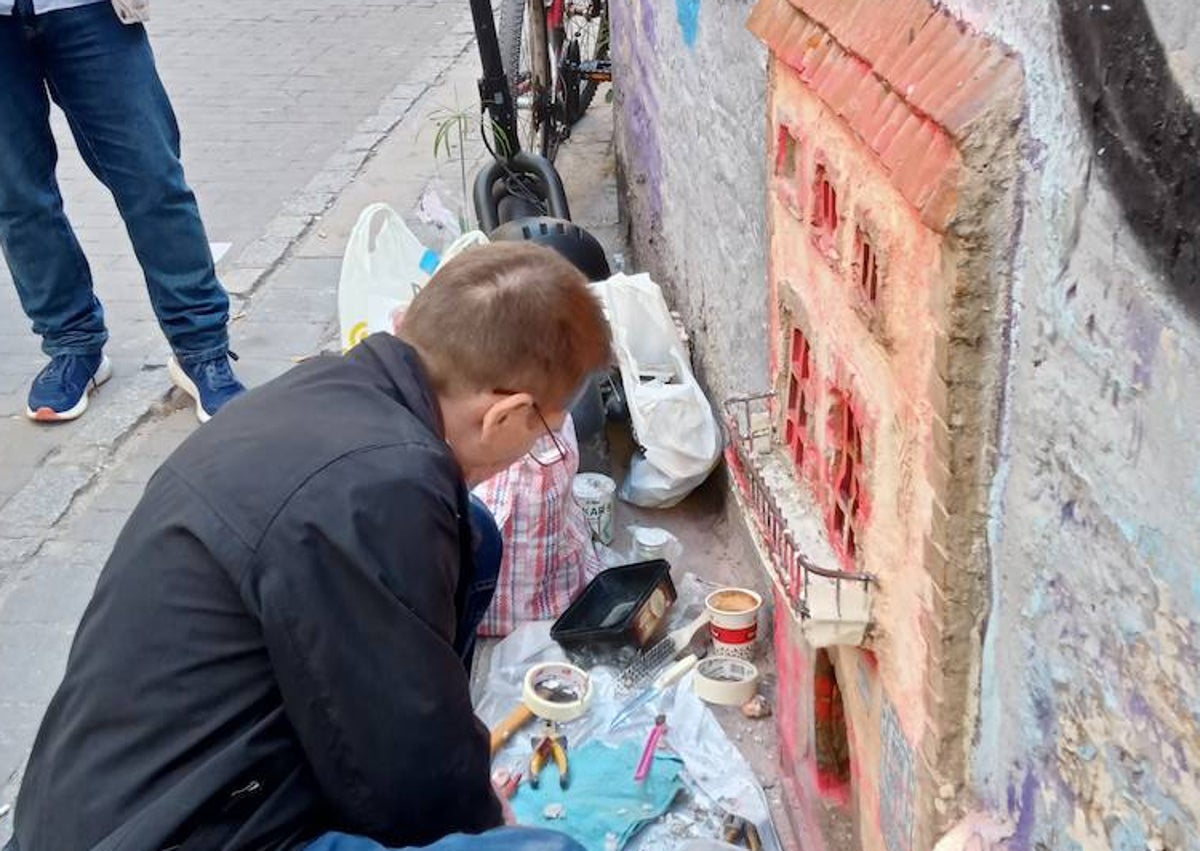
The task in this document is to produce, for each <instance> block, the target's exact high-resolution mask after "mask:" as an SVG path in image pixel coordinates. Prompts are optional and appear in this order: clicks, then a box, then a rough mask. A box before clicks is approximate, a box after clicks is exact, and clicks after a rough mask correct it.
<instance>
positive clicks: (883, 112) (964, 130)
mask: <svg viewBox="0 0 1200 851" xmlns="http://www.w3.org/2000/svg"><path fill="white" fill-rule="evenodd" d="M749 26H750V29H751V31H752V32H753V33H755V35H757V36H758V37H759V38H760V39H761V40H762V41H763V42H764V43H765V44H766V45H767V47H768V48H769V50H770V54H771V55H770V71H769V97H768V109H767V112H768V116H767V119H768V120H767V132H768V133H769V139H770V140H771V144H770V162H769V168H770V174H771V179H770V190H769V193H768V195H769V197H768V198H767V199H766V203H767V204H768V221H769V226H770V257H769V287H770V299H771V306H772V326H773V327H772V378H773V388H772V389H773V392H772V393H771V394H769V395H766V396H762V397H755V398H748V399H742V400H734V402H735V403H736V404H734V405H732V406H731V426H732V430H733V433H734V440H733V441H732V445H731V448H730V451H729V461H730V467H731V469H732V470H733V472H734V478H735V481H736V483H737V485H738V491H739V492H740V497H741V500H742V505H743V508H744V511H745V512H746V513H747V514H748V515H749V517H750V518H751V520H752V524H751V525H752V526H753V527H754V528H755V529H756V530H757V542H758V544H759V551H760V555H761V557H762V561H763V564H764V568H765V569H766V570H767V571H768V573H769V574H770V576H771V578H772V580H773V585H774V591H775V612H776V615H775V631H774V640H775V649H776V655H777V661H778V666H779V699H778V711H777V715H776V717H777V724H778V727H779V734H780V747H781V757H780V759H781V768H782V772H783V776H784V778H785V787H786V791H787V799H788V804H789V809H790V811H791V812H792V813H794V815H795V818H794V819H793V824H792V827H793V828H794V830H795V831H796V833H797V834H798V835H799V838H800V839H801V841H802V844H803V847H804V848H805V849H806V851H808V849H820V848H823V847H826V845H827V840H826V834H827V832H828V831H833V830H835V829H838V828H837V827H836V824H835V823H839V824H841V826H842V828H841V829H849V830H851V831H852V832H853V835H854V836H856V837H857V842H858V843H859V845H860V846H861V847H862V848H864V849H871V851H876V849H879V851H883V849H886V851H909V849H922V851H923V850H924V849H928V848H931V847H932V846H933V843H934V842H935V841H936V839H937V836H938V835H939V832H940V831H942V830H944V829H945V827H946V826H947V825H948V824H949V823H950V822H951V821H952V819H953V817H954V815H955V812H954V811H955V807H956V806H957V804H956V803H955V801H956V799H957V796H958V795H957V793H958V790H960V789H961V788H963V786H964V784H965V776H964V774H965V771H966V767H965V753H966V745H965V744H964V741H965V737H966V736H967V735H968V732H967V731H968V730H969V718H970V711H971V708H970V705H969V704H970V697H969V695H970V689H971V683H970V675H971V671H972V670H973V667H972V659H974V658H976V657H977V647H976V646H975V645H976V644H977V642H978V640H979V623H978V621H979V613H980V612H981V611H983V597H984V595H985V593H986V589H985V588H983V587H982V576H983V570H982V566H981V564H980V562H979V559H980V558H981V555H980V552H979V550H980V544H981V542H982V541H983V540H984V539H985V529H986V515H987V502H986V500H987V496H986V491H987V486H988V482H989V481H990V479H991V475H992V465H993V463H994V460H993V453H992V452H991V449H990V446H991V442H992V428H993V426H992V422H993V420H994V417H993V412H994V410H995V406H996V404H997V401H996V396H997V394H998V389H997V388H998V387H999V386H1000V379H1001V375H1000V371H1001V354H1002V350H1003V345H1004V342H1003V339H1002V332H1001V330H1000V329H1001V327H1002V323H1001V322H999V321H997V320H998V319H1000V318H1002V315H1003V312H1004V310H1005V304H1006V299H1007V294H1008V288H1007V284H1006V278H1005V276H1004V274H1003V271H1004V263H1003V257H1004V243H1005V240H1006V239H1007V234H1009V233H1011V228H1012V226H1013V225H1012V212H1011V211H1012V209H1013V207H1014V202H1013V198H1014V192H1015V190H1014V185H1015V180H1014V179H1013V175H1014V174H1015V173H1016V168H1015V161H1016V151H1015V147H1016V141H1015V139H1016V136H1017V134H1016V133H1015V132H1013V131H1014V128H1015V127H1016V126H1017V124H1018V122H1019V117H1020V97H1021V91H1022V87H1023V81H1022V74H1021V68H1020V65H1019V63H1018V62H1017V61H1016V60H1015V59H1014V58H1013V57H1012V56H1011V55H1009V54H1008V53H1006V52H1005V51H1004V50H1002V49H1001V48H1000V47H998V46H997V45H995V44H993V43H991V42H989V41H987V40H986V39H983V38H981V37H979V36H978V35H975V34H973V33H971V32H969V31H968V30H967V29H965V28H964V27H963V26H962V25H961V24H960V23H959V22H958V21H956V20H955V19H954V18H953V17H952V16H950V15H949V14H948V13H946V12H945V11H943V10H941V9H940V8H938V7H935V6H933V5H932V4H931V3H929V2H928V0H760V2H759V3H758V4H757V6H756V8H755V10H754V12H753V13H752V15H751V18H750V23H749Z"/></svg>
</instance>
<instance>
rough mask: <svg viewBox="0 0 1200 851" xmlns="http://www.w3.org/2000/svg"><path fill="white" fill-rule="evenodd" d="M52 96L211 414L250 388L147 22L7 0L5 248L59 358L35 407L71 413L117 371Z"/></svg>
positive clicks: (0, 85) (185, 386) (204, 413)
mask: <svg viewBox="0 0 1200 851" xmlns="http://www.w3.org/2000/svg"><path fill="white" fill-rule="evenodd" d="M125 5H129V0H125ZM51 99H53V101H54V102H55V103H56V104H58V106H59V107H60V108H61V109H62V111H63V113H64V114H65V115H66V117H67V122H68V124H69V125H70V128H71V133H72V134H73V135H74V137H75V141H76V143H77V145H78V146H79V152H80V154H81V155H82V156H83V159H84V162H86V163H87V166H88V168H89V169H91V171H92V173H93V174H94V175H95V176H96V177H97V178H98V179H99V180H100V181H101V182H102V183H103V184H104V185H105V186H106V187H108V189H109V191H110V192H112V195H113V198H114V199H115V200H116V203H117V209H118V210H119V211H120V214H121V218H122V219H123V220H124V222H125V227H126V230H127V231H128V233H129V238H130V240H131V241H132V243H133V249H134V253H135V254H136V255H137V258H138V262H139V263H141V266H142V271H143V272H144V274H145V277H146V286H147V288H148V289H149V293H150V303H151V305H152V306H153V307H154V313H155V315H156V316H157V317H158V322H159V325H160V327H161V328H162V330H163V333H164V334H166V337H167V340H168V341H169V342H170V344H171V349H172V350H173V352H174V354H173V356H172V358H171V361H170V363H169V365H168V366H169V372H170V375H171V379H172V381H173V382H174V383H175V384H176V385H177V386H178V387H179V388H180V389H182V390H183V391H184V392H186V393H187V394H188V395H189V396H191V397H192V399H193V400H194V401H195V403H196V415H197V416H198V417H199V419H200V421H201V422H205V421H207V420H208V419H209V418H210V417H211V416H212V415H213V414H215V413H216V412H217V411H218V410H219V409H220V408H221V407H222V406H223V405H224V404H225V403H226V402H228V401H229V400H230V399H231V398H233V397H234V396H236V395H237V394H238V393H240V392H242V390H243V389H244V388H243V387H242V385H241V383H240V382H239V381H238V379H237V377H236V376H235V375H234V374H233V370H232V368H231V366H230V363H229V358H230V355H229V335H228V330H227V324H228V319H229V298H228V296H227V295H226V293H225V290H224V289H223V288H222V287H221V284H220V282H218V281H217V276H216V271H215V270H214V268H213V258H212V252H211V249H210V248H209V244H208V237H207V236H206V234H205V232H204V225H203V223H202V222H201V220H200V211H199V209H198V208H197V206H196V198H195V196H194V195H193V194H192V190H191V189H190V188H188V185H187V182H186V181H185V180H184V175H183V166H182V165H181V163H180V160H179V128H178V126H177V125H176V123H175V114H174V112H173V111H172V109H171V103H170V101H169V100H168V99H167V93H166V90H165V89H164V88H163V85H162V81H161V80H159V77H158V71H157V70H156V68H155V65H154V55H153V53H152V52H151V50H150V42H149V40H148V38H147V36H146V30H145V28H144V27H143V26H142V24H141V23H138V22H136V21H134V22H133V23H130V24H125V23H122V21H121V19H120V18H119V17H118V14H117V11H116V9H115V8H114V6H113V5H112V3H111V2H110V0H0V248H2V249H3V252H4V257H5V260H7V262H8V268H9V270H10V271H11V273H12V277H13V281H14V282H15V284H16V287H17V294H18V296H19V297H20V300H21V307H22V308H23V309H24V311H25V315H26V316H28V317H29V319H30V321H31V322H32V323H33V331H34V333H35V334H38V335H40V336H41V338H42V350H43V351H44V352H45V353H46V354H47V355H49V357H50V363H49V364H47V365H46V367H45V368H44V369H42V371H41V372H40V373H38V375H37V377H36V378H34V379H33V384H32V386H31V387H30V389H29V400H28V404H27V406H26V414H27V416H28V417H29V418H30V419H33V420H36V421H39V422H57V421H62V420H73V419H75V418H76V417H79V416H80V415H81V414H83V412H84V411H85V410H87V406H88V395H89V394H90V393H91V392H92V391H93V390H94V389H95V388H96V387H98V386H99V385H100V384H102V383H104V382H105V381H107V380H108V378H109V377H110V376H111V374H112V367H111V365H110V364H109V360H108V358H107V357H106V356H105V355H104V344H105V343H106V342H107V341H108V331H107V329H106V328H105V324H104V310H103V308H102V307H101V305H100V302H99V300H98V299H97V298H96V295H95V293H94V292H93V288H92V275H91V270H90V269H89V267H88V262H87V259H86V258H85V257H84V255H83V251H82V249H81V248H80V245H79V241H78V240H77V239H76V237H75V232H74V231H73V230H72V228H71V224H70V222H68V221H67V217H66V214H65V213H64V211H63V200H62V196H61V195H60V193H59V188H58V182H57V179H56V178H55V165H56V163H57V159H58V151H57V148H56V146H55V143H54V137H53V135H52V134H51V131H50V101H51Z"/></svg>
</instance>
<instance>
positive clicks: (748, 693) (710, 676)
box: [692, 656, 758, 706]
mask: <svg viewBox="0 0 1200 851" xmlns="http://www.w3.org/2000/svg"><path fill="white" fill-rule="evenodd" d="M692 683H693V688H695V690H696V695H697V696H698V697H699V698H700V699H701V700H704V701H707V702H708V703H716V704H719V705H721V706H741V705H742V704H743V703H745V702H746V701H747V700H749V699H750V698H752V697H754V693H755V692H756V691H758V668H756V667H754V665H753V664H751V663H750V662H747V661H746V660H744V659H735V658H733V657H732V656H712V657H709V658H708V659H704V660H702V661H701V662H700V664H698V665H697V666H696V674H695V676H694V677H693V679H692Z"/></svg>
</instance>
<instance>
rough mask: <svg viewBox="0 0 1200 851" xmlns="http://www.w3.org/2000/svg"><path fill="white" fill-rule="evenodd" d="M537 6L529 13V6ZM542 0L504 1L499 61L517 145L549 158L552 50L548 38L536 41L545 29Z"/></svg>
mask: <svg viewBox="0 0 1200 851" xmlns="http://www.w3.org/2000/svg"><path fill="white" fill-rule="evenodd" d="M533 4H537V6H536V8H535V9H534V10H533V13H532V14H530V12H529V9H527V8H526V7H527V6H532V5H533ZM544 9H545V7H544V6H543V5H542V0H503V2H502V4H501V6H500V32H499V37H500V60H501V62H503V63H504V73H505V74H507V75H508V81H509V87H510V89H511V92H512V99H513V108H514V111H515V113H516V118H517V140H516V141H517V145H518V146H519V147H520V149H521V150H523V151H529V152H531V153H535V154H540V155H542V156H543V157H545V156H548V155H549V153H550V147H551V137H552V127H551V125H552V121H551V120H550V110H551V101H552V97H551V93H552V89H553V84H552V82H551V79H552V78H551V70H550V51H549V43H548V40H547V38H537V37H536V36H537V32H536V31H535V30H534V27H539V26H543V25H544V22H545V11H544Z"/></svg>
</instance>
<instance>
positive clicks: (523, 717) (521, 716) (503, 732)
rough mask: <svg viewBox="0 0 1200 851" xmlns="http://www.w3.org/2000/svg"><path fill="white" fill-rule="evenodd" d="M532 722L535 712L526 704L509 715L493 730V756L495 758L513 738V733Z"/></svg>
mask: <svg viewBox="0 0 1200 851" xmlns="http://www.w3.org/2000/svg"><path fill="white" fill-rule="evenodd" d="M531 720H533V710H531V709H530V708H529V707H528V706H526V705H525V704H524V703H522V704H520V705H518V706H517V708H516V709H514V710H513V711H512V712H510V713H508V715H507V716H506V717H505V718H504V720H503V721H501V722H500V723H499V724H497V725H496V726H495V727H494V728H492V756H495V755H496V752H497V751H498V750H500V748H502V747H504V743H505V742H507V741H508V740H509V739H511V738H512V735H513V733H515V732H517V730H520V729H521V728H522V727H524V726H525V725H526V724H528V723H529V722H530V721H531Z"/></svg>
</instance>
